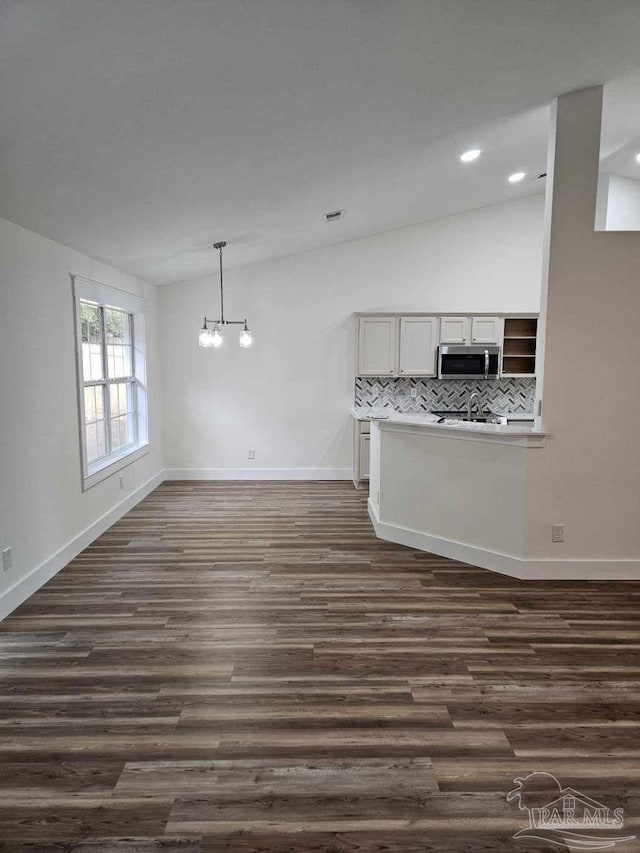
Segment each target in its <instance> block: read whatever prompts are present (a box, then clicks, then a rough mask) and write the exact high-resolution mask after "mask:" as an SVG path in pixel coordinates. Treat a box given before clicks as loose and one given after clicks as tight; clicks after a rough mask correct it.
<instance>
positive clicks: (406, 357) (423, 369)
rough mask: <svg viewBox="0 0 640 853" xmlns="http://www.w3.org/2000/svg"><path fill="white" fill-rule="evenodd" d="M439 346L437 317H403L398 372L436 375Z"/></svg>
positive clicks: (409, 374)
mask: <svg viewBox="0 0 640 853" xmlns="http://www.w3.org/2000/svg"><path fill="white" fill-rule="evenodd" d="M437 346H438V318H437V317H401V318H400V363H399V370H398V372H399V373H400V374H401V375H402V376H435V374H436V347H437Z"/></svg>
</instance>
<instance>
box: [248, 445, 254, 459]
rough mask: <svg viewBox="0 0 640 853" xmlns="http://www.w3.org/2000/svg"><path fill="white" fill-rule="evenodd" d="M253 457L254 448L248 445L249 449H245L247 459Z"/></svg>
mask: <svg viewBox="0 0 640 853" xmlns="http://www.w3.org/2000/svg"><path fill="white" fill-rule="evenodd" d="M255 458H256V451H255V450H254V448H253V447H250V448H249V450H248V451H247V459H255Z"/></svg>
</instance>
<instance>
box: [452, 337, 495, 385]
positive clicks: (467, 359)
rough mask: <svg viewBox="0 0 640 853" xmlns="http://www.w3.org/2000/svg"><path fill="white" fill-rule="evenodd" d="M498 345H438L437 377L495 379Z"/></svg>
mask: <svg viewBox="0 0 640 853" xmlns="http://www.w3.org/2000/svg"><path fill="white" fill-rule="evenodd" d="M499 374H500V347H496V346H481V345H475V346H446V347H445V346H440V347H438V379H497V378H498V376H499Z"/></svg>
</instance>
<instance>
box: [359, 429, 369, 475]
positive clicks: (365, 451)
mask: <svg viewBox="0 0 640 853" xmlns="http://www.w3.org/2000/svg"><path fill="white" fill-rule="evenodd" d="M370 441H371V436H369V435H361V436H360V479H361V480H368V479H369V444H370Z"/></svg>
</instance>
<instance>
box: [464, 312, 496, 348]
mask: <svg viewBox="0 0 640 853" xmlns="http://www.w3.org/2000/svg"><path fill="white" fill-rule="evenodd" d="M501 326H502V321H501V319H500V317H473V318H472V320H471V343H472V344H499V343H500V341H501V339H502V335H501V333H500V332H501Z"/></svg>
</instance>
